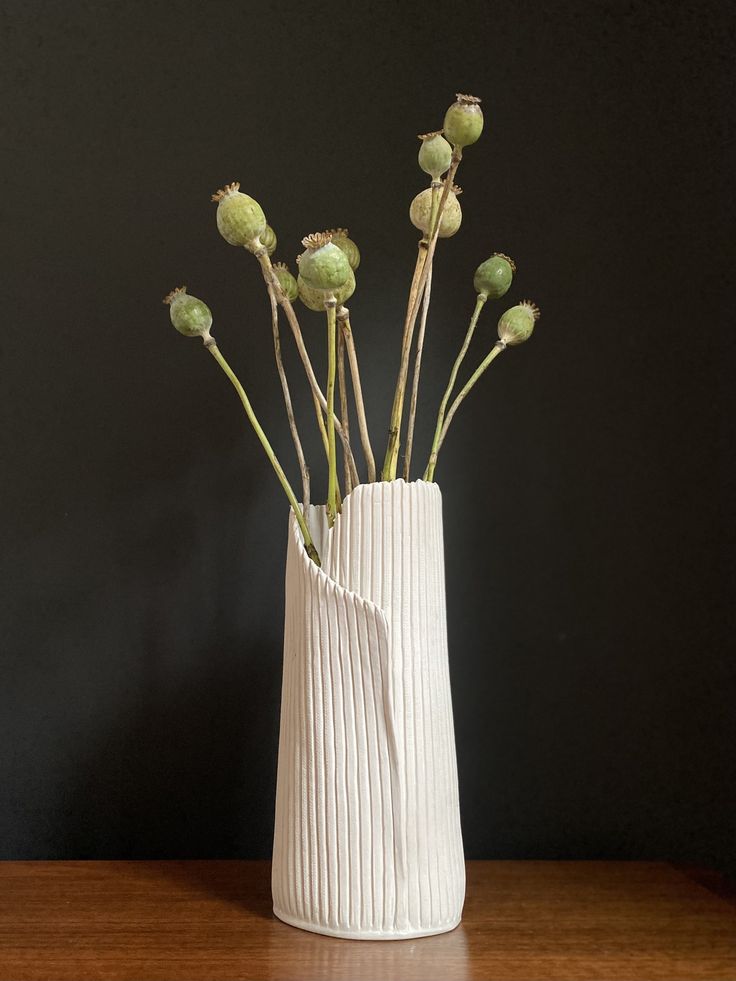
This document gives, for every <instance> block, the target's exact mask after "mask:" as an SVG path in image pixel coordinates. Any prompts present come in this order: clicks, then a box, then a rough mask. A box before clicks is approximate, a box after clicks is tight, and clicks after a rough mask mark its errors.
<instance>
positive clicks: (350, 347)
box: [337, 307, 376, 484]
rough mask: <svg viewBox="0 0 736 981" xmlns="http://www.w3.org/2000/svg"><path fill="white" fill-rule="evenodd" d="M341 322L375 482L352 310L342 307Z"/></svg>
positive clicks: (366, 454)
mask: <svg viewBox="0 0 736 981" xmlns="http://www.w3.org/2000/svg"><path fill="white" fill-rule="evenodd" d="M337 319H338V321H339V323H340V331H341V333H342V335H343V337H344V339H345V347H346V349H347V353H348V364H349V365H350V379H351V381H352V383H353V395H354V396H355V411H356V414H357V416H358V432H359V433H360V442H361V445H362V447H363V456H364V457H365V465H366V468H367V470H368V482H369V483H371V484H372V483H373V481H374V480H375V479H376V461H375V460H374V458H373V449H372V448H371V441H370V438H369V436H368V422H367V420H366V417H365V404H364V402H363V389H362V387H361V384H360V371H359V370H358V355H357V352H356V350H355V340H354V339H353V331H352V328H351V326H350V311H349V310H348V308H347V307H340V309H339V310H338V313H337Z"/></svg>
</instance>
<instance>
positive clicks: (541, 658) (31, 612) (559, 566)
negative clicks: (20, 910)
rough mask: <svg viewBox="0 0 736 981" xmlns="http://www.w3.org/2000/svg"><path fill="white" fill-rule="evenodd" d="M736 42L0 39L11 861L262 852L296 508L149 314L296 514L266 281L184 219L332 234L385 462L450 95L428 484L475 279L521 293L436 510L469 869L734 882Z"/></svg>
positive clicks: (46, 6)
mask: <svg viewBox="0 0 736 981" xmlns="http://www.w3.org/2000/svg"><path fill="white" fill-rule="evenodd" d="M728 7H729V5H727V4H721V3H709V2H700V3H687V4H685V3H678V2H672V0H667V2H649V3H630V2H618V0H614V2H607V3H603V2H590V0H576V2H569V3H564V2H563V3H552V4H534V3H525V2H519V3H513V4H500V3H494V4H490V3H480V2H455V3H452V4H450V5H447V7H446V8H444V9H443V8H441V7H440V5H436V6H435V5H432V4H427V3H422V4H419V3H414V2H402V3H400V4H393V3H391V4H389V3H372V4H364V5H363V4H361V5H358V4H342V5H340V4H336V3H333V4H325V5H318V4H316V3H309V2H307V0H303V2H301V3H271V4H269V3H262V4H255V3H235V2H222V3H205V4H202V5H199V6H198V5H195V4H187V5H183V4H179V3H152V4H136V3H119V4H117V3H109V2H99V0H95V2H83V0H74V2H71V0H65V2H63V3H39V2H33V0H32V2H30V3H29V2H23V3H20V2H18V0H9V2H6V3H5V4H4V5H3V11H2V13H1V14H0V17H1V18H2V21H1V24H2V39H3V55H2V58H0V71H1V72H2V74H3V91H4V96H3V100H2V101H3V106H2V109H3V129H2V140H1V147H0V152H1V159H2V161H3V172H4V176H3V182H2V196H1V198H0V217H1V219H2V227H3V232H4V238H6V247H5V249H4V258H3V261H2V275H3V287H2V289H3V293H2V314H3V317H2V324H1V325H0V326H1V328H2V330H1V333H0V346H1V360H0V400H2V411H3V426H2V437H1V438H2V444H3V446H2V461H3V470H4V475H3V482H2V495H3V500H2V504H1V507H0V513H1V514H2V572H1V575H2V579H1V583H2V619H1V621H0V624H1V630H2V634H1V639H2V661H1V670H2V677H1V679H0V680H1V685H0V687H1V689H2V691H1V697H2V707H1V711H0V764H1V772H0V853H1V854H2V856H3V857H6V858H62V857H70V858H72V857H73V858H100V857H119V858H136V857H148V856H156V857H193V856H201V857H228V856H243V857H251V856H253V857H254V856H265V855H268V854H269V851H270V845H271V830H272V817H273V797H274V786H275V763H276V742H277V726H278V705H279V687H280V658H281V650H280V645H281V638H282V618H283V572H284V553H285V543H286V518H287V511H286V506H285V501H284V499H283V496H282V495H281V492H280V489H279V488H278V485H277V484H276V482H275V480H274V477H273V474H272V472H271V471H270V469H269V467H268V465H267V464H266V462H265V460H264V459H263V458H262V454H261V451H260V448H259V447H258V445H257V443H256V441H255V438H254V436H253V434H252V432H251V431H250V430H249V429H248V428H247V427H246V425H245V421H244V417H243V416H242V413H241V410H240V407H239V405H238V403H237V400H236V399H235V396H234V393H233V391H232V390H231V388H230V387H229V385H228V384H227V382H226V380H225V379H224V377H223V376H222V375H221V373H220V372H219V371H218V370H217V367H216V366H215V364H214V362H212V360H211V359H210V358H209V357H207V356H206V354H205V352H204V351H203V350H202V348H201V345H200V344H199V343H198V342H194V341H188V340H185V339H183V338H182V337H180V336H179V335H177V334H176V333H175V332H174V330H173V329H172V328H171V327H170V325H169V323H168V312H167V310H166V309H165V308H164V307H163V306H162V304H161V298H162V297H163V296H164V294H165V293H166V292H168V290H170V289H171V288H172V287H174V286H176V285H179V284H180V283H182V282H185V283H187V284H188V286H189V288H190V290H191V291H192V292H194V293H195V294H197V295H199V296H201V297H203V298H204V299H206V300H207V302H208V303H209V304H210V305H211V306H212V308H213V310H214V314H215V331H214V332H215V334H216V336H217V338H218V341H219V343H220V345H221V347H222V349H223V351H224V352H225V354H226V355H227V356H228V357H229V358H230V360H231V361H232V363H233V364H234V365H235V366H236V368H237V369H238V370H239V372H240V374H241V377H242V379H243V381H244V383H245V384H246V387H247V389H248V391H249V392H250V394H251V397H252V399H253V401H254V403H255V405H256V408H257V410H258V411H259V412H260V415H261V417H262V419H263V421H264V424H265V425H266V428H267V430H268V432H269V433H270V434H271V436H272V438H273V440H274V443H275V444H276V447H277V450H278V451H279V452H280V453H281V455H282V456H283V458H284V459H285V460H286V461H288V468H289V472H290V474H291V476H292V478H293V479H294V480H295V481H297V474H296V472H295V467H294V465H293V456H292V453H291V444H290V440H289V435H288V430H287V427H286V423H285V418H284V413H283V408H282V405H281V401H280V393H279V389H278V382H277V378H276V374H275V371H274V369H273V358H272V350H271V337H270V328H269V319H268V318H269V315H268V304H267V299H266V296H265V294H264V291H263V287H262V282H261V279H260V275H259V273H258V269H257V265H256V263H255V262H254V260H253V259H252V258H251V257H250V256H248V255H246V254H245V253H244V252H242V251H239V250H236V249H233V248H231V247H229V246H228V245H226V244H225V243H224V242H223V241H222V239H221V238H220V237H219V235H218V233H217V230H216V227H215V214H214V212H215V208H214V205H212V204H211V203H210V201H209V196H210V194H211V192H212V191H214V190H215V189H216V188H217V187H220V186H222V185H223V183H224V182H227V181H232V180H240V181H241V182H242V184H243V189H244V190H247V191H249V192H250V193H252V194H253V195H254V196H255V197H257V199H258V200H259V201H260V202H261V203H262V204H263V206H264V208H265V210H266V212H267V215H268V217H269V220H270V222H271V224H272V225H273V226H274V227H275V228H276V230H277V232H278V235H279V242H280V247H279V250H278V253H277V258H283V259H286V260H288V261H290V262H292V264H293V258H294V256H295V254H296V253H297V251H299V250H300V247H299V240H300V238H301V237H302V236H303V235H304V234H306V233H308V232H311V231H315V230H317V229H320V228H324V227H331V226H333V225H345V224H346V225H348V226H349V228H350V229H351V232H352V234H353V237H354V238H355V239H356V240H357V241H358V243H359V245H360V247H361V250H362V253H363V263H362V265H361V267H360V270H359V273H358V284H359V285H358V291H357V293H356V295H355V297H354V298H353V300H352V301H351V309H352V312H353V318H354V329H355V333H356V338H357V343H358V347H359V353H360V356H361V363H362V370H363V375H364V383H365V387H366V390H367V401H368V412H369V421H370V424H371V427H372V432H373V439H374V445H375V448H376V453H377V456H378V457H379V458H380V457H382V455H383V448H384V446H385V441H384V433H385V430H386V427H387V424H388V414H389V399H390V394H391V392H392V389H393V384H394V379H395V372H396V367H397V359H398V347H399V333H400V327H401V322H402V308H403V305H404V303H405V296H406V290H407V288H408V281H409V277H410V272H411V269H412V266H413V261H414V255H415V247H416V239H417V234H416V232H415V230H414V229H413V228H412V227H411V225H410V224H409V222H408V218H407V208H408V204H409V202H410V200H411V198H412V196H413V195H414V194H415V193H417V191H419V190H420V189H421V188H422V187H423V186H424V180H425V178H424V175H422V174H421V173H420V172H419V170H418V168H417V166H416V159H415V158H416V151H417V149H418V143H417V140H416V134H417V133H420V132H426V131H427V130H431V129H435V128H438V127H440V126H441V125H442V119H443V115H444V111H445V109H446V107H447V105H448V104H449V103H450V102H451V101H452V99H453V97H454V96H453V94H454V93H455V92H456V91H460V92H471V93H474V94H477V95H479V96H481V97H482V98H483V107H484V110H485V114H486V131H485V133H484V135H483V137H482V139H481V141H480V142H479V143H478V144H476V145H475V146H474V147H472V148H470V149H469V150H468V151H467V152H466V155H465V159H464V161H463V164H462V167H461V170H460V174H459V175H458V181H459V183H460V184H461V185H462V186H463V187H464V190H465V193H464V196H463V198H462V204H463V207H464V216H465V217H464V223H463V227H462V230H461V232H460V233H459V234H458V236H457V237H456V238H454V239H452V240H451V241H449V242H447V243H442V244H441V250H440V254H439V258H438V265H437V271H436V274H435V289H434V294H433V296H434V302H433V307H432V315H431V318H430V325H429V329H428V338H427V347H426V354H425V368H424V373H423V380H424V384H423V388H422V395H421V405H420V422H419V431H418V438H417V451H416V452H417V456H416V460H417V467H418V466H419V464H420V463H422V465H423V461H424V460H425V459H426V454H427V451H428V444H429V437H430V429H431V427H432V425H433V421H434V415H435V412H436V406H437V403H438V400H439V397H440V395H441V392H442V389H443V388H444V381H445V379H446V376H447V372H448V370H449V365H450V363H451V360H452V358H453V357H454V353H455V351H456V350H457V347H458V345H459V342H460V338H461V337H462V334H463V333H464V330H465V326H466V323H467V318H468V316H469V314H470V312H471V310H472V306H473V302H474V293H473V290H472V273H473V270H474V269H475V267H476V265H477V264H478V263H479V262H480V261H481V260H482V259H483V258H485V257H486V256H487V255H488V254H489V253H490V252H492V251H496V250H500V251H503V252H507V253H509V254H511V255H512V256H514V257H515V258H516V260H517V262H518V266H519V271H518V275H517V277H516V281H515V283H514V285H513V287H512V290H511V292H510V293H509V294H508V297H507V299H508V301H509V302H507V303H501V304H498V305H496V306H495V307H494V308H493V309H491V310H490V311H488V312H487V313H486V314H485V317H484V319H483V320H482V321H481V329H480V340H479V342H478V346H477V347H476V348H475V349H474V355H473V360H477V359H478V358H479V357H480V356H481V354H482V353H485V350H486V349H487V348H488V345H489V344H490V340H491V338H492V337H493V335H494V323H495V320H496V319H497V316H498V314H499V313H500V311H501V310H502V309H504V307H505V306H508V305H511V303H514V302H517V301H518V300H520V299H522V298H525V297H531V298H532V299H534V300H536V302H537V303H538V304H539V305H540V306H541V308H542V311H543V315H542V320H541V321H540V323H539V325H538V327H537V330H536V332H535V335H534V337H533V339H532V340H531V342H530V343H529V344H527V345H525V346H524V347H522V348H519V349H517V350H515V351H513V352H510V353H509V354H507V355H505V356H504V357H503V358H502V359H501V360H500V361H499V362H498V363H497V364H496V365H494V366H493V368H492V369H491V372H490V373H489V375H488V376H487V377H486V379H484V382H483V384H482V386H481V387H480V388H479V389H478V391H477V392H476V393H474V395H473V397H472V398H471V399H469V401H468V402H467V404H466V405H465V406H464V408H463V410H462V413H461V415H460V416H459V418H458V424H457V426H456V428H455V429H454V431H453V433H452V436H451V438H450V439H449V440H448V443H447V446H446V450H445V451H444V453H443V457H442V459H441V464H440V467H439V468H438V473H437V476H438V479H439V481H440V484H441V486H442V490H443V495H444V514H445V522H446V524H445V544H446V554H447V575H448V582H447V590H448V596H447V599H448V609H449V632H450V651H451V671H452V682H453V691H454V698H455V714H456V729H457V738H458V754H459V767H460V781H461V797H462V813H463V823H464V835H465V844H466V850H467V854H468V856H469V857H486V858H525V857H530V858H598V857H603V858H673V859H681V860H688V861H697V862H701V863H705V864H710V865H713V866H716V867H718V868H721V869H729V868H730V869H731V871H736V843H735V840H734V821H735V819H736V791H735V789H734V788H735V786H736V783H735V778H736V763H735V754H734V747H735V745H736V723H735V721H734V717H735V714H736V713H735V712H734V705H735V704H736V676H735V670H734V660H735V659H734V652H733V646H732V644H731V639H732V635H733V629H734V626H736V624H734V622H733V619H732V617H731V615H730V602H731V600H730V595H731V594H730V590H731V587H732V585H733V575H732V572H733V567H732V565H731V564H730V559H731V556H732V552H730V550H729V545H728V529H729V520H728V517H729V516H728V513H727V512H728V511H729V510H730V505H731V502H732V499H733V494H734V483H733V480H732V477H733V470H732V468H731V459H730V450H729V446H728V444H729V437H730V436H732V435H733V423H732V420H733V402H732V391H733V381H732V378H733V370H734V362H733V353H734V342H733V330H734V327H733V319H734V318H733V279H734V277H733V275H732V269H733V261H734V249H733V218H734V208H733V204H734V200H733V193H732V191H731V185H730V180H731V178H732V169H733V164H734V159H733V154H732V147H733V130H732V129H731V128H730V125H729V114H730V109H731V105H732V104H733V99H734V95H735V94H736V93H735V92H734V86H733V84H732V79H733V57H734V54H735V53H736V45H735V44H734V20H733V18H732V15H730V14H729V13H728ZM303 319H304V325H305V329H306V333H307V337H308V342H309V344H310V346H311V348H312V350H313V351H314V352H316V353H315V359H316V360H317V362H319V363H320V364H322V363H323V358H322V354H323V351H322V348H323V346H324V333H323V323H322V320H321V319H320V317H318V316H317V315H316V314H309V313H306V312H305V314H304V318H303ZM285 347H286V349H287V365H288V369H289V372H290V377H291V379H292V387H293V388H294V389H295V393H296V396H297V405H298V411H299V418H300V420H302V427H301V428H302V434H303V436H304V438H305V441H306V443H307V446H308V453H309V456H310V458H311V459H312V462H313V469H314V470H315V472H316V473H319V477H316V478H315V482H316V487H315V493H316V494H317V495H318V496H323V495H324V493H325V487H324V485H325V479H324V474H323V472H322V468H320V466H319V465H318V462H317V461H318V460H319V457H320V449H319V444H318V442H317V440H316V438H315V433H314V431H313V430H314V427H313V425H312V416H311V414H310V413H311V407H310V403H309V399H308V392H307V388H306V385H305V384H304V383H303V378H302V374H301V371H300V368H299V364H298V362H297V360H296V358H295V356H294V352H293V350H292V346H291V345H290V344H288V343H287V344H285ZM728 403H730V405H729V404H728ZM729 481H730V483H729Z"/></svg>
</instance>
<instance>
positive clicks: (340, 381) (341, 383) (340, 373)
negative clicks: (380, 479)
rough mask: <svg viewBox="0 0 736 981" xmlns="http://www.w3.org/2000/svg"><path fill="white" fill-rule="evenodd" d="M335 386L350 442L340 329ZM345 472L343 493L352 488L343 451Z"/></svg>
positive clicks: (348, 468)
mask: <svg viewBox="0 0 736 981" xmlns="http://www.w3.org/2000/svg"><path fill="white" fill-rule="evenodd" d="M337 387H338V390H339V392H340V422H341V423H342V428H343V432H344V433H345V436H346V438H347V440H348V442H350V418H349V414H348V389H347V382H346V379H345V338H344V336H343V333H342V331H341V330H339V331H337ZM342 460H343V466H344V473H345V493H346V494H349V493H350V491H351V490H352V489H353V478H352V474H351V473H350V461H349V460H348V458H347V456H346V455H345V454H344V453H343V455H342Z"/></svg>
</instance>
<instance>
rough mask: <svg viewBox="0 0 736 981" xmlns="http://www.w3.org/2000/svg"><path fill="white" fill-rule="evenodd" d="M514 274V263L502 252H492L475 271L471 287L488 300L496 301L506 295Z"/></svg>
mask: <svg viewBox="0 0 736 981" xmlns="http://www.w3.org/2000/svg"><path fill="white" fill-rule="evenodd" d="M515 272H516V263H515V262H514V260H513V259H509V257H508V256H507V255H504V254H503V253H502V252H494V253H493V255H492V256H491V257H490V259H486V261H485V262H481V264H480V265H479V266H478V268H477V269H476V270H475V276H474V277H473V286H475V291H476V293H483V294H485V296H486V297H487V299H489V300H498V299H499V298H500V297H502V296H503V295H504V293H507V292H508V290H509V287H510V286H511V281H512V280H513V278H514V273H515Z"/></svg>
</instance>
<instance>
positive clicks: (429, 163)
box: [419, 130, 452, 181]
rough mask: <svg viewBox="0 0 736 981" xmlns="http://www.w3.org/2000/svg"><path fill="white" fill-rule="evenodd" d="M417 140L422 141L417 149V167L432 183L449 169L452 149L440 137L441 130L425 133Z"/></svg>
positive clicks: (441, 136)
mask: <svg viewBox="0 0 736 981" xmlns="http://www.w3.org/2000/svg"><path fill="white" fill-rule="evenodd" d="M419 139H420V140H421V141H422V145H421V146H420V147H419V166H420V167H421V168H422V170H423V171H424V173H425V174H429V176H430V177H431V178H432V180H433V181H438V180H439V179H440V177H441V176H442V175H443V174H444V173H445V171H447V170H449V169H450V164H451V163H452V147H451V146H450V144H449V143H448V142H447V140H446V139H445V138H444V136H443V135H442V130H438V131H437V132H436V133H425V134H424V135H423V136H420V137H419Z"/></svg>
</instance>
